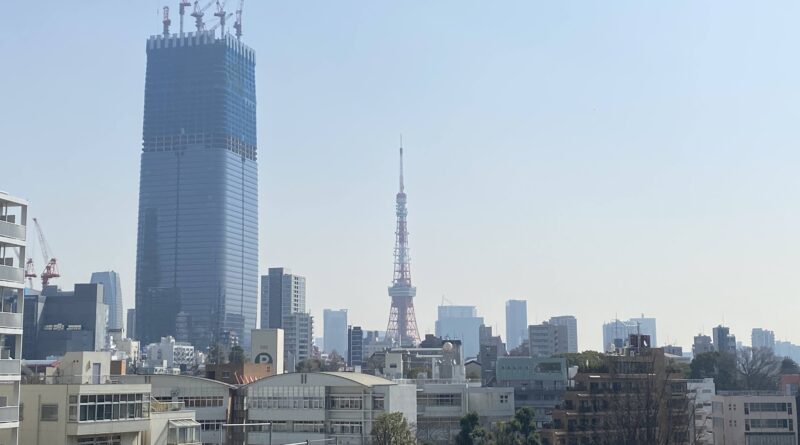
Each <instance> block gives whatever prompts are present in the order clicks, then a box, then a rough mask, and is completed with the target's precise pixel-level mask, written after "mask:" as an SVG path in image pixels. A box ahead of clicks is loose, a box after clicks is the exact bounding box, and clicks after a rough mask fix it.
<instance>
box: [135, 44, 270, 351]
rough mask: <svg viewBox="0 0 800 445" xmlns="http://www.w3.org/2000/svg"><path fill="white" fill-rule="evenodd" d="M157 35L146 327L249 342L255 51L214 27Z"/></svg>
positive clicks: (143, 185) (145, 221)
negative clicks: (181, 327) (181, 323)
mask: <svg viewBox="0 0 800 445" xmlns="http://www.w3.org/2000/svg"><path fill="white" fill-rule="evenodd" d="M164 34H165V35H163V36H162V35H157V36H151V37H150V38H149V39H148V41H147V46H146V49H147V74H146V77H145V95H144V128H143V144H142V158H141V177H140V181H139V225H138V241H137V254H136V315H137V316H136V333H137V335H138V337H139V339H140V340H141V341H142V343H143V344H147V343H153V342H158V341H160V339H161V337H165V336H168V335H174V334H175V319H176V317H177V315H178V313H179V312H184V313H185V314H186V315H185V318H186V320H187V325H188V326H190V327H191V332H189V341H191V342H192V343H193V344H194V345H195V346H197V347H200V348H204V347H207V346H209V345H210V344H212V343H216V342H218V341H219V339H220V338H223V337H232V336H236V337H238V338H240V339H242V343H243V344H244V345H245V346H246V347H247V345H249V336H250V330H251V329H252V328H255V327H256V311H257V305H258V291H257V288H258V251H257V249H258V211H257V210H258V199H257V182H258V168H257V163H256V151H257V148H256V94H255V53H254V51H253V50H252V49H250V48H248V47H247V46H245V45H244V44H242V43H241V42H240V41H239V40H237V39H236V38H235V37H232V36H230V35H227V34H226V35H223V36H222V37H217V36H216V35H215V31H213V30H211V31H202V30H199V31H197V32H194V33H186V34H183V33H181V34H177V35H169V30H168V29H165V33H164Z"/></svg>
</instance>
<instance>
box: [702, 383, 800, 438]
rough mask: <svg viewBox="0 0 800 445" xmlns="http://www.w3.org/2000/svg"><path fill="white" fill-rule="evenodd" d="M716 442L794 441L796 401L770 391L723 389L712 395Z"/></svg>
mask: <svg viewBox="0 0 800 445" xmlns="http://www.w3.org/2000/svg"><path fill="white" fill-rule="evenodd" d="M711 415H712V419H713V432H714V444H715V445H796V444H797V425H796V424H795V419H796V418H797V405H796V402H795V398H794V397H793V396H786V395H782V393H780V392H777V391H775V392H773V391H725V392H720V394H717V395H716V396H714V398H713V399H712V414H711Z"/></svg>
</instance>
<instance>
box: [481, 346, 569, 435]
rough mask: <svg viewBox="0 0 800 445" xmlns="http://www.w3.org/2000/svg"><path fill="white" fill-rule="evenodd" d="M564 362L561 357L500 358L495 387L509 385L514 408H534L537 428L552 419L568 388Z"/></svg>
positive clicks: (550, 421) (565, 363) (507, 386)
mask: <svg viewBox="0 0 800 445" xmlns="http://www.w3.org/2000/svg"><path fill="white" fill-rule="evenodd" d="M567 381H568V369H567V361H566V360H565V359H563V358H543V357H500V358H499V359H497V379H496V381H495V386H498V387H505V388H512V389H513V391H514V400H515V405H516V407H517V408H520V407H529V408H531V409H533V412H534V416H535V417H534V418H535V421H536V427H537V428H542V427H544V426H545V425H549V424H551V423H552V420H553V409H555V408H556V407H557V406H558V405H560V404H561V401H562V400H563V397H564V391H566V389H567Z"/></svg>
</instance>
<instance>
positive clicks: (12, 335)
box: [0, 192, 44, 445]
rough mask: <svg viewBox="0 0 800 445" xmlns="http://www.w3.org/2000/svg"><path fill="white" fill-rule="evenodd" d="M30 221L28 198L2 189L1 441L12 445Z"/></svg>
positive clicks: (14, 441) (15, 431) (16, 430)
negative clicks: (14, 195)
mask: <svg viewBox="0 0 800 445" xmlns="http://www.w3.org/2000/svg"><path fill="white" fill-rule="evenodd" d="M27 224H28V204H27V202H25V201H24V200H22V199H19V198H14V197H12V196H9V195H7V194H6V193H4V192H0V345H2V346H0V392H2V397H0V437H2V438H3V439H2V441H0V442H1V443H3V444H12V445H16V444H17V443H18V437H17V436H18V433H19V407H18V405H19V396H20V359H21V358H22V308H23V305H24V297H23V288H24V278H25V270H24V268H23V266H24V265H25V259H26V258H27V257H26V254H25V251H26V247H25V239H26V237H27ZM40 266H42V267H44V265H40ZM37 272H38V271H37Z"/></svg>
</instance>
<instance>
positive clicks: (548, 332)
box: [528, 321, 569, 357]
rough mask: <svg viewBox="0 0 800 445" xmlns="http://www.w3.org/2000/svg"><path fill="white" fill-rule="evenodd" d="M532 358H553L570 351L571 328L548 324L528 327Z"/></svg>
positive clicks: (543, 323)
mask: <svg viewBox="0 0 800 445" xmlns="http://www.w3.org/2000/svg"><path fill="white" fill-rule="evenodd" d="M528 335H529V340H528V341H529V346H530V354H531V357H553V356H554V355H558V354H566V353H567V352H568V351H569V328H568V327H567V326H565V325H561V326H559V325H554V324H550V323H548V322H546V321H545V322H542V324H535V325H531V326H529V327H528Z"/></svg>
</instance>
